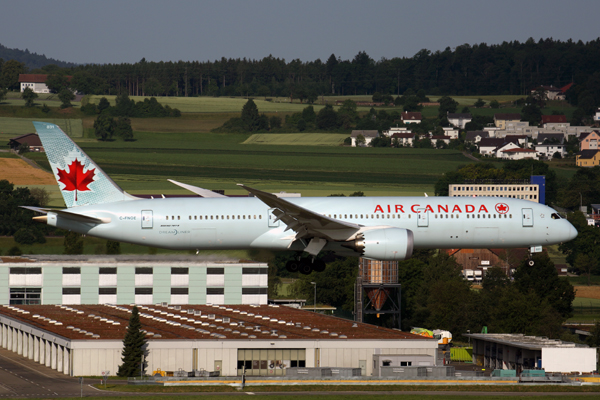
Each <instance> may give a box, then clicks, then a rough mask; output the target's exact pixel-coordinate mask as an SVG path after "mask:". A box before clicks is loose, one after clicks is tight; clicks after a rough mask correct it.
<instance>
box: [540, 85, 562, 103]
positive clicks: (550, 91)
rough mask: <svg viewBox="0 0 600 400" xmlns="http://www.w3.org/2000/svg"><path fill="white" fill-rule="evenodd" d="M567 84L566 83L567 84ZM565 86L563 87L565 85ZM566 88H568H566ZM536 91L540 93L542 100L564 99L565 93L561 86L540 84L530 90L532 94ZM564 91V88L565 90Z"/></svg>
mask: <svg viewBox="0 0 600 400" xmlns="http://www.w3.org/2000/svg"><path fill="white" fill-rule="evenodd" d="M567 86H568V85H567ZM567 86H565V87H567ZM567 90H568V88H567ZM536 92H540V93H542V100H564V99H565V93H564V92H563V91H562V89H561V88H557V87H554V86H552V85H550V86H540V87H537V88H535V89H533V90H532V91H531V94H532V95H535V94H536ZM565 92H566V90H565Z"/></svg>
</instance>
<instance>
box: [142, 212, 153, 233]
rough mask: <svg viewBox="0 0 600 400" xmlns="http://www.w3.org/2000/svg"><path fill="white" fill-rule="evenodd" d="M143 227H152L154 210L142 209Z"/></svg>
mask: <svg viewBox="0 0 600 400" xmlns="http://www.w3.org/2000/svg"><path fill="white" fill-rule="evenodd" d="M142 229H152V210H142Z"/></svg>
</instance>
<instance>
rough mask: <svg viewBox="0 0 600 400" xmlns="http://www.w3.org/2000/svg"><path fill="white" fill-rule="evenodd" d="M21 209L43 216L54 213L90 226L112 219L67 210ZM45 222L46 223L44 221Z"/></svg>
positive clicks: (105, 222) (27, 207) (28, 207)
mask: <svg viewBox="0 0 600 400" xmlns="http://www.w3.org/2000/svg"><path fill="white" fill-rule="evenodd" d="M20 207H21V208H26V209H28V210H31V211H35V212H39V213H42V214H48V213H49V212H50V213H54V214H56V215H60V216H61V217H64V218H69V219H72V220H74V221H78V222H84V223H88V224H108V223H109V222H110V221H111V220H110V218H96V217H90V216H89V215H83V214H77V213H74V212H71V211H66V210H55V209H52V208H40V207H30V206H20ZM44 222H45V221H44Z"/></svg>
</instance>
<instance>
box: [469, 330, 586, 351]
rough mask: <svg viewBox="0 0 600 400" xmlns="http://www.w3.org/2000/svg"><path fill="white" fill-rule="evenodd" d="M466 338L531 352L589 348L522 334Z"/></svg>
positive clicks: (489, 334) (470, 335)
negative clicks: (547, 349) (552, 348)
mask: <svg viewBox="0 0 600 400" xmlns="http://www.w3.org/2000/svg"><path fill="white" fill-rule="evenodd" d="M464 336H467V337H471V338H473V339H479V340H485V341H486V342H493V343H500V344H505V345H510V346H514V347H519V348H522V349H529V350H541V349H542V348H548V347H563V348H564V347H567V348H569V347H573V348H575V347H589V346H587V345H585V344H577V343H572V342H563V341H562V340H558V339H548V338H547V337H543V336H542V337H540V336H526V335H524V334H522V333H485V334H483V333H470V334H464Z"/></svg>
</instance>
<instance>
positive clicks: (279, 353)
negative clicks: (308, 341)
mask: <svg viewBox="0 0 600 400" xmlns="http://www.w3.org/2000/svg"><path fill="white" fill-rule="evenodd" d="M294 367H300V368H305V367H306V350H305V349H239V350H238V361H237V374H238V376H241V375H242V374H243V373H244V370H245V372H246V375H269V376H272V375H281V376H283V375H285V369H286V368H294Z"/></svg>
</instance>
